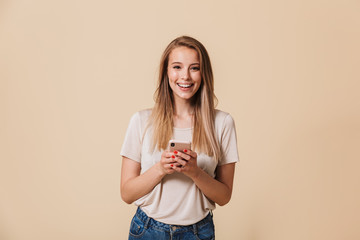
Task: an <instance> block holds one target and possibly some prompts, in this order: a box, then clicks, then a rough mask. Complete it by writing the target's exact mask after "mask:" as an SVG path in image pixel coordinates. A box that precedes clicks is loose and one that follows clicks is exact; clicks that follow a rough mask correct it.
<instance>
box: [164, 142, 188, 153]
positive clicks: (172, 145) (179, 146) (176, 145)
mask: <svg viewBox="0 0 360 240" xmlns="http://www.w3.org/2000/svg"><path fill="white" fill-rule="evenodd" d="M184 149H188V150H191V142H189V141H178V140H170V141H169V150H170V151H171V152H174V151H175V150H176V151H179V152H183V151H184Z"/></svg>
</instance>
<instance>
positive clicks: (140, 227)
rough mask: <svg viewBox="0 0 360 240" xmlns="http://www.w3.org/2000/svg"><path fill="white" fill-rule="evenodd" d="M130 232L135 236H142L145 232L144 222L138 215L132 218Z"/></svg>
mask: <svg viewBox="0 0 360 240" xmlns="http://www.w3.org/2000/svg"><path fill="white" fill-rule="evenodd" d="M129 233H130V235H131V236H133V237H141V236H142V235H143V234H144V233H145V226H144V223H143V222H142V221H141V220H140V219H139V218H138V217H137V216H136V215H135V216H134V217H133V219H132V220H131V224H130V232H129Z"/></svg>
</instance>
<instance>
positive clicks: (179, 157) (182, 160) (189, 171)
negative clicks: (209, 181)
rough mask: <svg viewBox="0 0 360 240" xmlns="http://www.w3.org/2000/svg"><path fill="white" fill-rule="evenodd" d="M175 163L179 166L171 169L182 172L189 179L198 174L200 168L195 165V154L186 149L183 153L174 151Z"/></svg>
mask: <svg viewBox="0 0 360 240" xmlns="http://www.w3.org/2000/svg"><path fill="white" fill-rule="evenodd" d="M174 154H175V161H176V162H178V163H179V164H180V165H181V166H177V165H174V166H173V169H175V171H177V172H182V173H184V174H185V175H187V176H188V177H190V178H194V177H196V176H197V175H198V174H199V170H200V168H199V167H198V165H197V153H196V152H193V151H191V150H188V149H184V150H183V152H179V151H175V152H174Z"/></svg>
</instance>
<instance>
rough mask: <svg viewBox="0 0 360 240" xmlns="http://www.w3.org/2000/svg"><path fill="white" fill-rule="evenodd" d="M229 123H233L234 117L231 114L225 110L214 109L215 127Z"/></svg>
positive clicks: (225, 125) (222, 126) (221, 126)
mask: <svg viewBox="0 0 360 240" xmlns="http://www.w3.org/2000/svg"><path fill="white" fill-rule="evenodd" d="M229 125H234V119H233V118H232V116H231V115H230V114H229V113H227V112H224V111H221V110H219V109H215V127H216V128H224V127H227V126H229Z"/></svg>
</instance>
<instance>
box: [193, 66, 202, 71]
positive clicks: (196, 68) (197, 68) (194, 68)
mask: <svg viewBox="0 0 360 240" xmlns="http://www.w3.org/2000/svg"><path fill="white" fill-rule="evenodd" d="M191 70H192V71H199V70H200V68H199V67H192V68H191Z"/></svg>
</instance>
